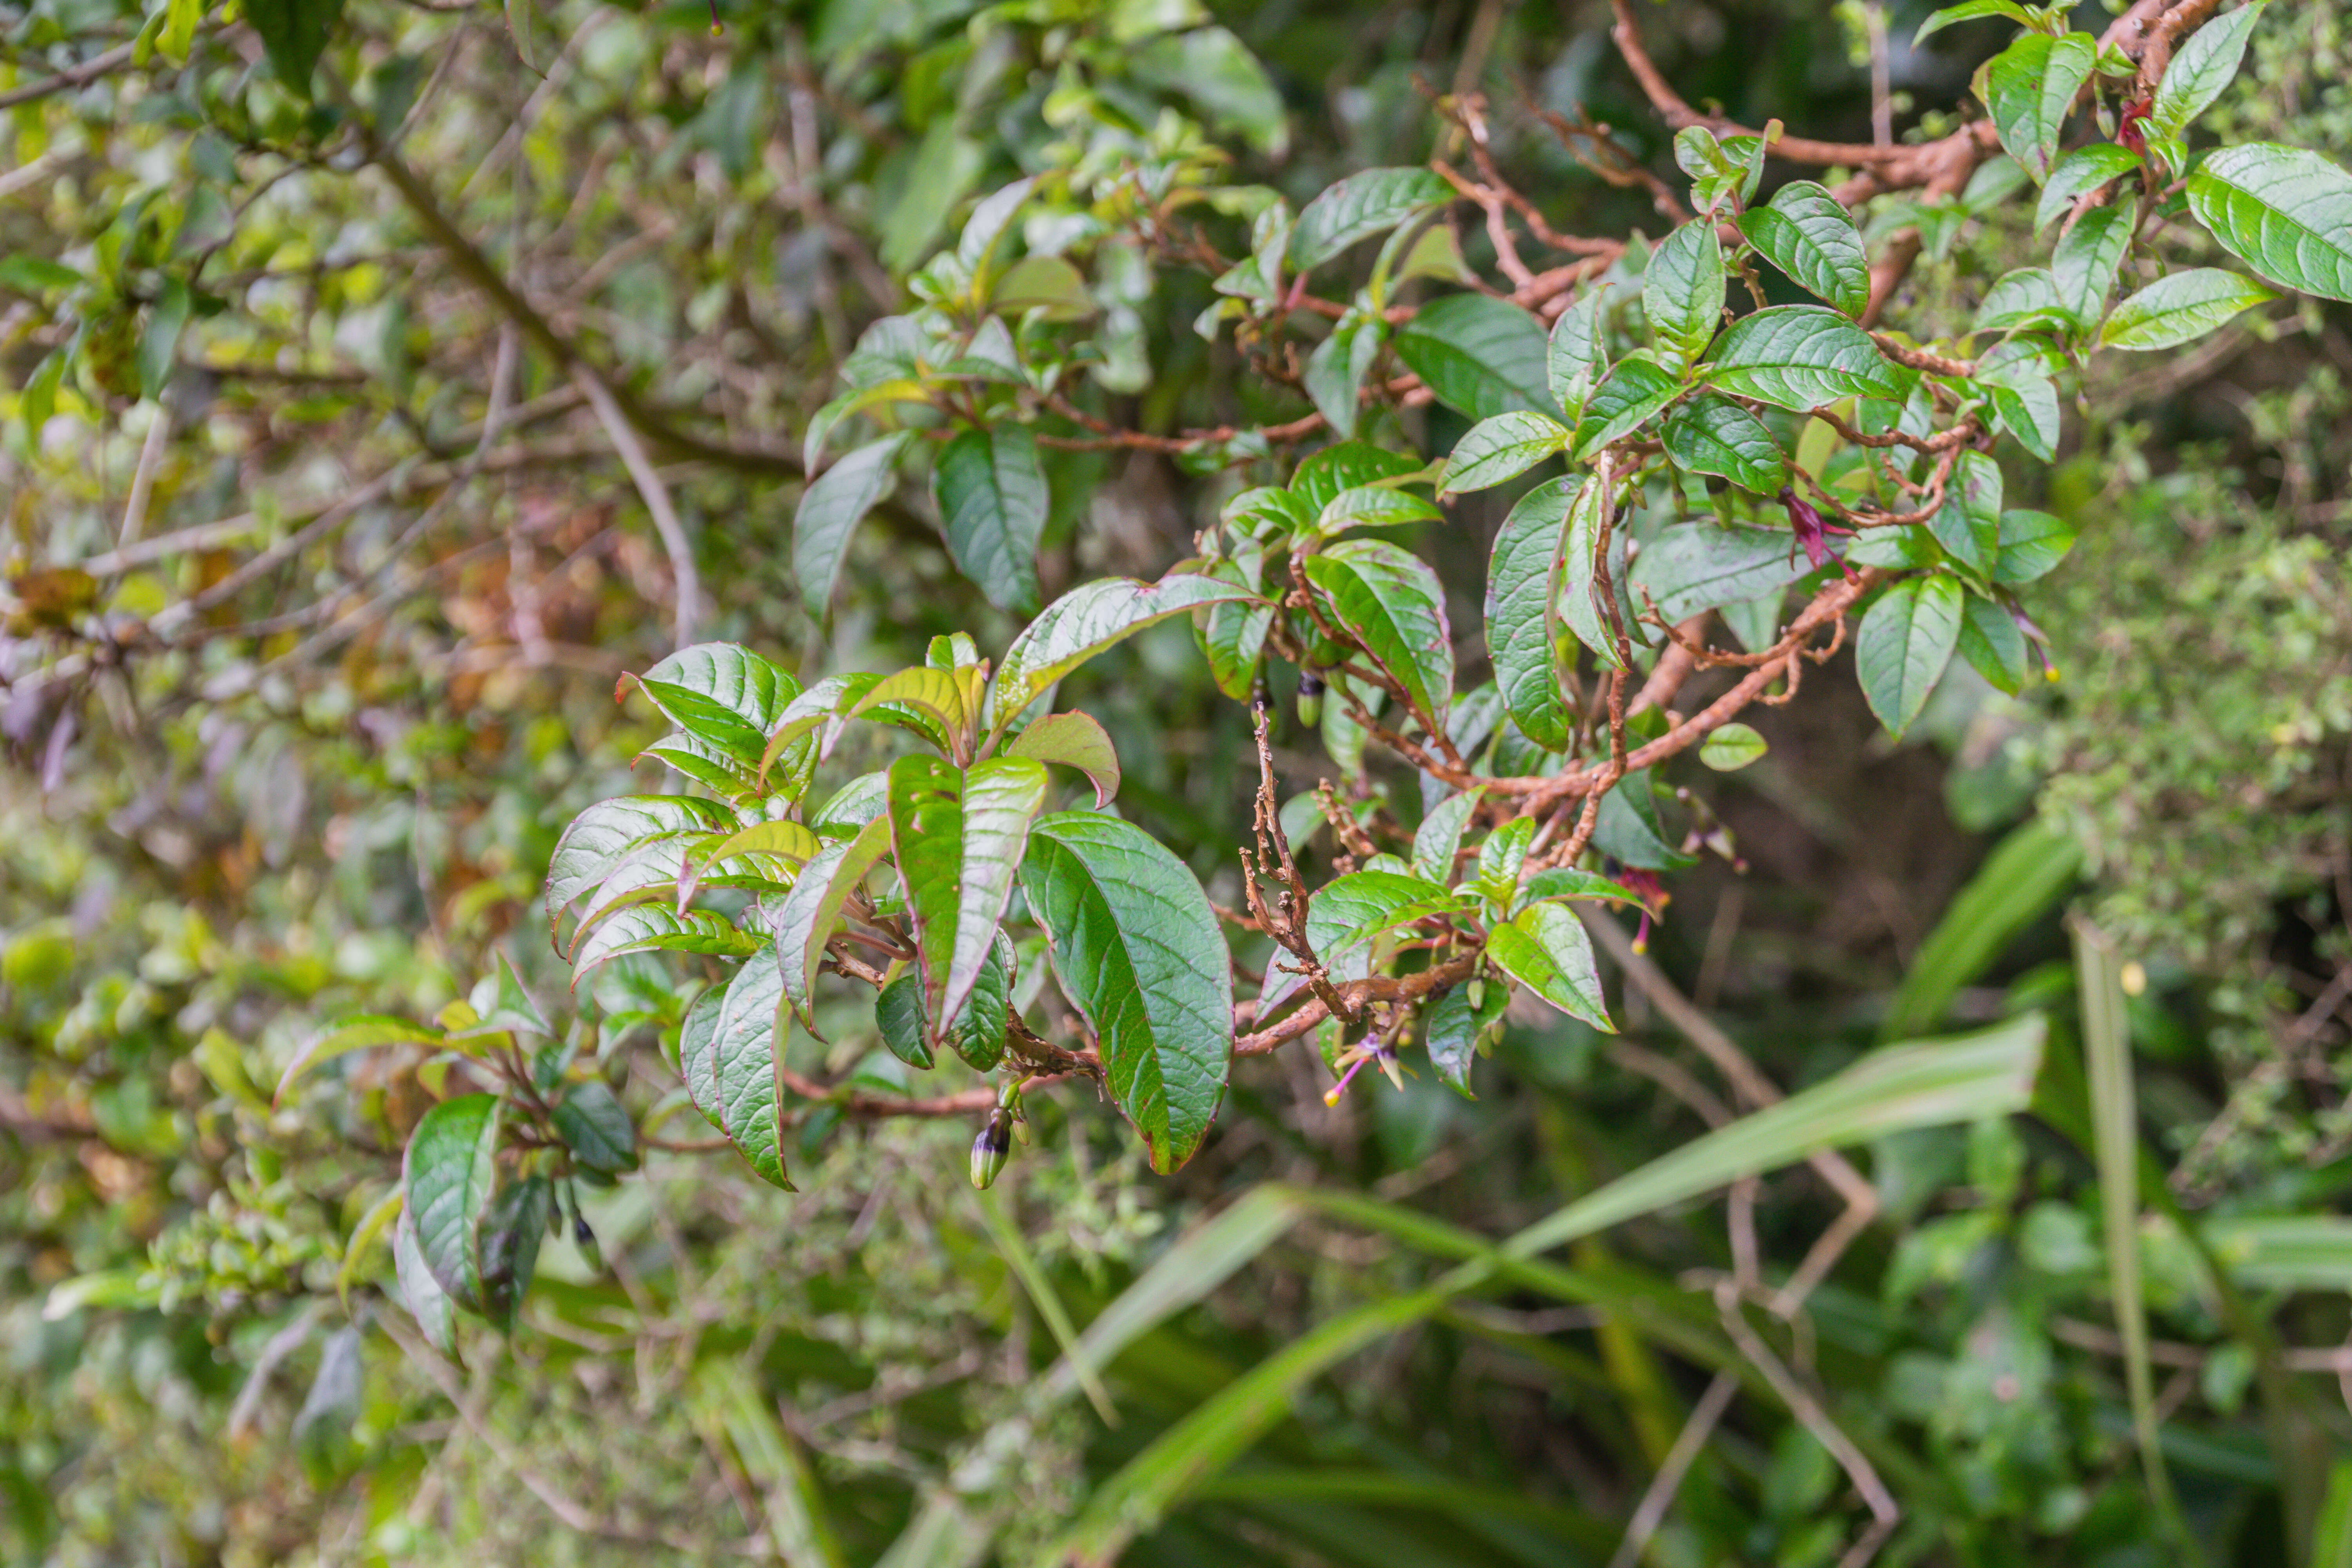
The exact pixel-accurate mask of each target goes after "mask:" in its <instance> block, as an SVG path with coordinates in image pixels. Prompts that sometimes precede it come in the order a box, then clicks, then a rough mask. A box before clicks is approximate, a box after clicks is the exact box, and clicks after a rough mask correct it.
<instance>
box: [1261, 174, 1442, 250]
mask: <svg viewBox="0 0 2352 1568" xmlns="http://www.w3.org/2000/svg"><path fill="white" fill-rule="evenodd" d="M1453 199H1454V187H1453V186H1452V185H1449V184H1446V183H1445V180H1444V176H1443V175H1440V174H1434V173H1433V172H1432V171H1430V170H1428V169H1366V170H1364V171H1362V172H1361V173H1360V174H1350V175H1349V176H1348V177H1347V178H1346V179H1344V180H1341V181H1340V182H1339V184H1336V185H1333V186H1331V187H1330V188H1329V189H1328V190H1326V191H1325V192H1324V193H1323V194H1322V195H1319V196H1317V197H1316V198H1315V199H1314V200H1313V201H1311V202H1309V203H1307V206H1306V210H1304V211H1302V212H1301V213H1300V214H1299V215H1298V222H1297V225H1296V226H1293V227H1292V229H1291V231H1290V264H1291V265H1292V266H1293V267H1295V268H1298V269H1299V270H1300V271H1302V272H1305V271H1309V270H1311V269H1313V268H1318V267H1320V266H1322V265H1323V263H1325V262H1326V261H1328V260H1330V259H1331V258H1333V257H1335V256H1337V255H1339V253H1340V252H1341V251H1343V250H1345V249H1347V248H1348V247H1349V246H1351V245H1353V244H1355V243H1356V242H1357V241H1358V240H1360V239H1369V238H1370V237H1372V236H1373V235H1376V234H1385V233H1387V232H1388V231H1389V230H1390V229H1392V228H1394V227H1396V226H1398V225H1399V224H1402V223H1403V222H1405V221H1406V220H1407V219H1409V218H1412V217H1417V216H1420V215H1421V214H1423V213H1425V212H1431V211H1433V210H1435V209H1436V208H1438V207H1442V206H1444V205H1445V204H1446V203H1448V202H1450V201H1452V200H1453Z"/></svg>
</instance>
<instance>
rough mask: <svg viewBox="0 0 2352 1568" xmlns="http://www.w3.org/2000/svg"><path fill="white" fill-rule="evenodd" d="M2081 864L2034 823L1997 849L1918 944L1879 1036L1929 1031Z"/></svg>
mask: <svg viewBox="0 0 2352 1568" xmlns="http://www.w3.org/2000/svg"><path fill="white" fill-rule="evenodd" d="M2082 865H2083V852H2082V850H2080V849H2079V848H2077V847H2075V845H2074V840H2073V839H2071V838H2068V837H2064V836H2063V835H2061V834H2057V833H2053V832H2052V831H2051V830H2050V829H2049V828H2047V827H2045V826H2042V823H2041V821H2040V820H2039V819H2036V820H2033V821H2030V822H2028V823H2026V824H2025V825H2024V826H2021V827H2020V828H2018V829H2017V830H2016V831H2014V832H2012V833H2011V834H2010V836H2009V837H2006V838H2004V839H2002V840H2001V841H2000V843H1999V844H1997V845H1995V846H1994V847H1993V851H1992V853H1991V854H1990V855H1989V856H1987V857H1986V858H1985V863H1984V865H1983V866H1982V867H1980V868H1979V869H1978V871H1977V874H1976V875H1975V876H1973V877H1971V878H1969V883H1968V886H1966V887H1964V888H1962V889H1960V890H1959V892H1958V894H1956V895H1955V896H1954V897H1953V899H1952V901H1951V904H1950V905H1949V906H1948V908H1947V909H1946V910H1944V918H1943V919H1942V920H1940V921H1937V922H1936V929H1935V930H1934V931H1929V932H1928V933H1927V941H1926V942H1921V943H1920V944H1919V952H1918V953H1917V955H1916V956H1915V957H1914V958H1913V959H1912V961H1911V968H1910V970H1909V972H1908V973H1906V974H1905V975H1904V976H1903V984H1901V985H1899V986H1897V987H1896V988H1895V999H1894V1001H1893V1002H1892V1003H1890V1004H1889V1005H1888V1006H1887V1009H1886V1020H1885V1024H1884V1025H1883V1026H1881V1031H1880V1038H1882V1039H1889V1040H1900V1039H1906V1038H1914V1037H1917V1036H1919V1035H1922V1034H1925V1033H1926V1032H1927V1030H1929V1029H1932V1028H1934V1027H1935V1026H1937V1023H1938V1022H1940V1021H1941V1020H1942V1018H1943V1016H1944V1010H1945V1009H1946V1008H1947V1007H1949V1006H1950V1005H1952V998H1953V997H1954V996H1956V995H1958V994H1959V989H1960V987H1961V986H1963V985H1966V984H1968V983H1969V981H1971V980H1974V979H1975V978H1976V977H1977V976H1978V975H1979V974H1982V973H1984V972H1985V969H1986V967H1987V966H1988V965H1990V963H1992V961H1993V960H1994V959H1996V958H1999V957H2000V954H2001V952H2002V950H2003V949H2005V948H2007V947H2008V946H2009V944H2010V943H2011V942H2014V941H2016V940H2017V936H2018V933H2020V932H2021V931H2024V930H2025V928H2026V927H2027V926H2030V925H2032V923H2033V922H2034V921H2037V920H2039V919H2041V918H2042V915H2043V914H2045V913H2046V912H2048V910H2050V908H2051V906H2052V905H2053V904H2055V903H2056V902H2057V901H2058V900H2060V899H2062V898H2063V897H2065V896H2066V889H2069V888H2071V887H2073V886H2074V877H2075V874H2076V873H2077V872H2078V871H2080V870H2081V869H2082Z"/></svg>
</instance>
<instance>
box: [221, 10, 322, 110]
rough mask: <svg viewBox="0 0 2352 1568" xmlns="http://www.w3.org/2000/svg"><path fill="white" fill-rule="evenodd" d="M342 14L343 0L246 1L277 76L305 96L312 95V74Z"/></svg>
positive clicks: (249, 18) (301, 96) (246, 12)
mask: <svg viewBox="0 0 2352 1568" xmlns="http://www.w3.org/2000/svg"><path fill="white" fill-rule="evenodd" d="M342 15H343V0H247V5H246V7H245V19H246V20H247V22H249V23H251V24H252V25H253V30H254V31H255V32H256V33H257V34H258V35H259V36H260V37H261V47H263V48H264V49H266V50H268V54H269V63H270V65H271V66H273V67H275V68H276V69H277V71H278V80H280V81H282V82H284V83H285V84H286V85H287V87H288V88H289V89H291V90H292V91H293V93H294V95H295V96H296V97H298V98H302V99H308V98H309V97H310V75H311V73H312V72H313V71H314V70H316V69H317V68H318V65H319V57H320V55H321V54H324V53H325V52H326V48H327V39H328V38H329V37H331V35H332V34H333V32H334V30H335V26H336V25H337V24H338V23H339V22H340V21H341V19H342Z"/></svg>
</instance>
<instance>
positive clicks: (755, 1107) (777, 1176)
mask: <svg viewBox="0 0 2352 1568" xmlns="http://www.w3.org/2000/svg"><path fill="white" fill-rule="evenodd" d="M783 1006H784V988H783V973H782V969H781V968H780V967H779V964H778V960H777V954H776V952H775V951H774V950H770V951H768V952H761V953H760V954H758V955H757V956H755V957H754V958H752V959H751V962H749V963H746V964H744V965H743V967H742V968H740V969H739V970H737V971H736V972H735V975H734V978H732V979H731V980H730V981H728V983H727V988H726V990H725V991H724V992H723V993H721V994H720V998H719V1011H718V1014H717V1016H715V1017H713V1018H712V1020H711V1026H710V1027H711V1036H710V1056H711V1071H712V1074H713V1076H714V1077H715V1078H716V1079H717V1080H718V1095H717V1099H718V1103H719V1131H722V1132H724V1133H726V1134H727V1141H728V1142H730V1143H732V1144H734V1145H735V1152H737V1153H739V1154H740V1155H742V1156H743V1159H744V1162H745V1163H747V1164H749V1165H750V1166H751V1169H752V1171H753V1172H754V1173H757V1174H758V1175H759V1177H760V1179H761V1180H762V1181H764V1182H769V1183H772V1184H774V1185H776V1186H779V1187H782V1188H783V1189H784V1191H786V1192H791V1191H793V1184H792V1178H791V1177H790V1176H789V1175H787V1174H786V1173H785V1170H784V1149H783V1140H782V1127H781V1124H780V1120H779V1118H780V1114H781V1109H782V1108H781V1107H780V1106H779V1104H778V1103H777V1093H776V1052H777V1051H778V1050H780V1049H782V1046H783V1041H782V1031H783Z"/></svg>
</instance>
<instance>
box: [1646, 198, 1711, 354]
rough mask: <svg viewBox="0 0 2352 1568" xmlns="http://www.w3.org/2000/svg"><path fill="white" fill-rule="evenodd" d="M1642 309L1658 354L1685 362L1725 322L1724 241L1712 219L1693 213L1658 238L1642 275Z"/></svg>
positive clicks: (1704, 347) (1706, 342)
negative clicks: (1657, 242) (1678, 225)
mask: <svg viewBox="0 0 2352 1568" xmlns="http://www.w3.org/2000/svg"><path fill="white" fill-rule="evenodd" d="M1642 313H1643V315H1644V316H1646V317H1648V318H1649V321H1650V331H1653V332H1654V333H1655V334H1657V339H1658V348H1659V351H1660V352H1659V357H1660V358H1661V359H1663V360H1664V361H1665V362H1666V363H1669V364H1671V365H1675V366H1680V365H1686V364H1688V363H1691V361H1693V360H1695V359H1696V358H1697V357H1698V356H1699V354H1700V353H1702V352H1704V351H1705V349H1706V345H1707V344H1708V343H1710V342H1714V341H1715V334H1716V332H1717V331H1718V330H1719V329H1720V328H1721V327H1722V325H1723V242H1722V241H1720V240H1718V239H1717V238H1716V236H1715V221H1714V220H1713V219H1712V218H1695V219H1693V220H1692V221H1691V222H1689V223H1686V224H1684V225H1683V226H1681V227H1679V228H1677V229H1675V231H1674V233H1672V234H1670V235H1668V236H1666V237H1665V238H1664V240H1662V241H1660V242H1659V245H1658V248H1657V249H1656V250H1654V251H1653V252H1651V254H1650V266H1649V269H1648V270H1647V271H1646V272H1644V273H1643V275H1642Z"/></svg>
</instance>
